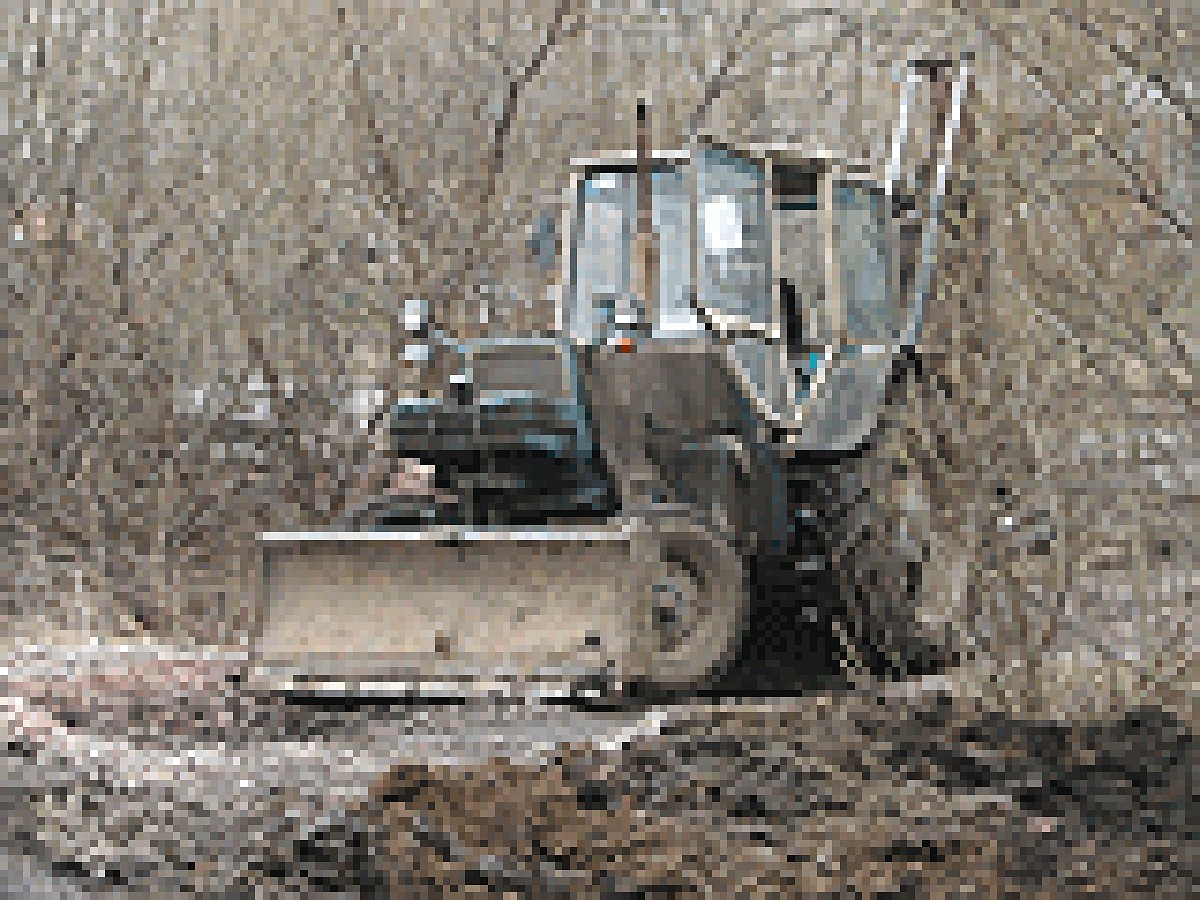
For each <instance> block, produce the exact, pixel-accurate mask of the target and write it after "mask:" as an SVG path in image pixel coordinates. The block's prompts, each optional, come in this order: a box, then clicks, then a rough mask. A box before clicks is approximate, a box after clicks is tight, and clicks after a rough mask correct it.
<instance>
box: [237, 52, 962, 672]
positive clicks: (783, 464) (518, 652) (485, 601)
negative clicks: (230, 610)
mask: <svg viewBox="0 0 1200 900" xmlns="http://www.w3.org/2000/svg"><path fill="white" fill-rule="evenodd" d="M969 78H970V72H969V67H968V65H967V63H966V62H965V61H955V62H953V63H950V62H946V61H937V62H933V63H930V62H926V61H921V62H918V63H914V64H912V65H911V66H910V67H909V72H908V77H907V79H906V81H905V85H904V88H903V92H902V100H901V110H900V115H899V117H898V123H897V126H896V129H895V133H894V135H893V140H892V147H891V157H890V159H889V162H888V172H887V174H886V175H885V176H884V177H883V178H879V177H878V176H876V177H874V178H873V177H872V176H871V173H870V168H869V167H868V166H866V165H865V164H855V163H854V162H852V161H847V160H827V159H826V160H822V159H811V158H805V157H801V156H798V155H797V154H796V152H795V148H792V147H789V146H767V147H756V146H749V147H747V146H728V145H727V144H724V143H722V142H720V141H718V140H716V139H715V138H713V137H712V136H710V135H699V136H696V137H695V138H694V139H692V140H691V141H690V142H689V144H688V146H686V147H685V148H683V149H681V150H680V151H678V152H675V153H666V154H664V153H657V154H651V153H650V152H649V149H648V138H647V133H648V128H647V126H646V115H647V111H646V108H645V106H644V105H641V104H640V105H639V108H638V123H639V125H638V137H637V146H636V150H635V151H634V152H632V153H628V154H624V155H618V156H615V157H609V158H596V159H581V160H575V161H573V163H572V177H571V183H570V185H569V186H568V187H567V197H566V202H565V203H564V204H563V205H564V208H565V209H566V213H565V216H564V219H565V221H564V222H563V225H562V247H563V252H562V253H561V264H562V276H561V280H560V283H561V286H562V287H561V290H560V293H559V298H560V299H559V302H558V309H557V315H556V323H555V326H556V327H555V329H554V330H553V331H552V332H550V333H548V334H546V333H543V334H538V335H531V336H522V337H508V338H491V339H476V340H470V341H462V340H452V339H449V338H441V337H439V336H437V335H436V334H428V333H426V334H423V337H422V341H421V344H420V348H419V349H420V351H421V358H423V359H434V358H436V359H437V360H438V369H439V371H440V372H441V373H442V375H443V378H442V380H441V382H440V387H439V389H438V390H436V391H432V392H424V393H421V394H414V395H413V396H407V397H401V398H399V400H398V401H397V402H396V403H395V404H394V406H392V407H391V408H390V409H389V410H388V421H387V430H388V434H389V435H390V440H391V442H392V444H391V445H392V447H393V448H394V454H395V458H396V460H397V461H399V463H400V466H399V469H398V471H399V472H400V475H399V476H398V478H397V479H396V480H395V482H394V483H393V484H392V485H391V487H390V489H389V490H387V491H385V492H384V493H382V494H380V495H377V496H374V497H371V498H368V500H367V501H366V502H364V503H361V504H358V505H357V506H356V507H355V508H353V509H351V510H350V511H349V512H348V513H347V515H346V516H345V517H344V519H343V522H342V526H343V527H340V528H338V529H337V530H332V531H320V532H297V531H282V532H269V533H265V534H262V535H261V542H260V543H261V554H262V556H261V562H262V568H261V571H262V576H261V577H262V596H261V600H260V603H259V609H260V611H261V614H260V619H261V621H260V625H259V630H258V634H257V641H256V644H255V649H254V657H253V661H254V665H253V669H252V671H253V673H254V674H253V678H254V680H255V681H256V682H258V683H260V684H264V685H266V686H268V687H269V688H271V689H272V690H278V691H289V692H318V693H321V692H333V693H349V694H353V695H369V694H372V693H379V694H386V695H394V694H398V693H400V694H408V693H415V694H423V695H427V694H431V693H438V692H440V691H446V692H449V693H451V694H459V693H462V692H472V691H486V692H491V691H507V690H510V689H519V690H521V691H526V692H542V693H554V692H566V693H568V694H570V695H576V694H579V693H583V694H589V693H597V692H598V693H603V694H608V693H611V692H614V691H615V692H617V693H621V692H624V691H627V690H630V689H633V688H635V687H643V688H649V689H653V690H657V691H667V692H678V691H692V690H696V689H698V688H700V687H702V686H704V685H705V684H707V683H709V682H710V681H711V679H712V678H714V677H715V676H716V675H717V674H718V673H720V672H721V671H722V669H723V668H724V667H725V666H726V665H727V664H728V663H729V661H730V658H731V655H732V654H733V652H734V649H735V647H736V644H737V638H738V635H739V633H740V632H741V630H742V629H743V628H744V627H745V624H746V620H747V615H748V609H749V600H748V597H749V594H750V585H751V583H752V582H753V581H754V580H755V576H756V573H759V572H761V571H763V570H764V569H765V568H767V567H774V568H779V567H782V568H784V569H786V568H787V567H789V566H791V567H793V568H795V567H802V566H804V565H806V564H808V562H809V561H807V560H804V559H797V558H795V556H796V552H795V547H796V534H797V530H798V529H800V528H802V527H804V526H803V520H804V519H805V518H806V517H811V516H813V515H814V510H813V509H812V507H813V506H814V505H815V501H814V500H813V498H811V497H805V496H804V495H803V492H802V491H801V492H798V491H796V490H795V489H794V485H793V484H792V483H791V481H790V479H791V476H790V474H789V473H790V472H792V471H793V469H794V467H795V466H796V465H797V464H798V463H801V464H803V463H812V462H813V461H821V460H830V459H832V460H836V459H837V458H839V457H841V456H844V455H845V454H852V453H855V452H858V451H860V450H861V448H862V447H863V445H864V442H867V441H869V439H870V436H871V434H872V431H873V429H875V428H876V427H877V424H878V422H879V417H880V411H881V408H882V406H883V404H884V403H885V395H886V392H887V386H888V383H889V378H890V373H891V372H892V369H893V367H894V365H895V363H896V360H897V359H898V358H899V357H900V356H902V355H903V354H904V353H906V352H909V351H911V350H912V348H914V347H915V346H916V344H917V342H918V340H919V335H920V330H921V320H922V315H923V307H924V304H925V302H926V298H927V297H928V295H929V293H930V280H931V278H932V273H933V271H934V268H935V265H936V258H937V250H938V242H939V241H938V238H939V233H940V230H941V221H942V206H943V204H944V196H945V190H946V182H947V178H948V175H949V172H950V169H951V166H952V165H953V158H954V150H955V143H956V138H957V134H958V131H959V122H960V119H961V114H962V107H963V103H964V97H965V96H966V92H967V90H968V83H969ZM919 89H923V90H927V92H928V96H929V97H930V103H931V105H932V108H933V113H932V115H931V116H930V118H929V121H930V122H932V123H933V126H932V131H931V137H932V140H930V142H929V143H930V150H929V153H928V155H927V157H926V161H925V164H924V165H922V166H907V167H906V165H905V164H906V163H907V160H906V158H905V153H906V149H907V147H906V145H907V144H908V143H909V142H910V139H909V133H908V132H909V130H910V110H911V108H912V106H913V104H914V103H915V99H914V98H915V97H916V96H917V91H918V90H919ZM908 169H912V170H913V171H915V172H916V173H918V174H916V175H913V176H912V177H909V176H906V175H904V174H902V173H903V172H904V171H907V170H908ZM922 173H923V174H922Z"/></svg>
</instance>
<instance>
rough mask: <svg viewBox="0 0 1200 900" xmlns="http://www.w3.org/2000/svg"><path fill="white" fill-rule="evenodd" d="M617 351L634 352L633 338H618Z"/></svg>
mask: <svg viewBox="0 0 1200 900" xmlns="http://www.w3.org/2000/svg"><path fill="white" fill-rule="evenodd" d="M617 352H618V353H632V352H633V338H631V337H622V338H617Z"/></svg>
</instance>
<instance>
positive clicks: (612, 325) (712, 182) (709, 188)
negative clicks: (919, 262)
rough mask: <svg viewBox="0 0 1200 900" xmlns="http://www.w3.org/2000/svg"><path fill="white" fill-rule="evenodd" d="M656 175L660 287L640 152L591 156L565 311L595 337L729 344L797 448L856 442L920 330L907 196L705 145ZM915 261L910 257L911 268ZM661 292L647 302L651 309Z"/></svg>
mask: <svg viewBox="0 0 1200 900" xmlns="http://www.w3.org/2000/svg"><path fill="white" fill-rule="evenodd" d="M647 165H648V167H649V168H650V170H651V173H650V181H651V184H652V190H651V191H650V202H651V208H652V213H651V216H650V221H651V223H652V225H651V227H652V236H651V241H652V245H651V246H652V247H653V250H652V255H653V261H654V267H655V271H654V274H653V277H651V278H649V279H647V280H648V283H649V285H650V287H649V289H647V288H646V287H645V286H643V285H642V284H641V283H640V282H639V279H638V277H637V273H638V271H639V267H638V262H637V261H636V260H635V255H636V252H637V251H636V249H635V248H636V246H637V243H636V232H637V216H638V169H637V161H636V159H635V158H634V157H631V156H624V157H617V158H612V159H607V160H579V161H576V163H575V166H574V168H575V172H576V176H575V180H574V183H573V185H572V189H571V190H572V196H571V197H570V202H569V203H568V204H567V206H568V207H569V208H570V210H571V211H572V212H571V215H570V221H569V225H568V229H569V230H568V234H569V235H570V239H569V240H568V242H567V247H568V248H569V252H568V254H567V258H566V259H565V260H564V264H565V266H566V267H567V272H566V276H565V278H564V281H565V283H566V285H567V289H566V291H565V292H564V294H563V302H564V310H563V312H562V316H561V318H562V320H563V322H564V325H565V328H566V331H567V332H568V334H569V335H570V336H571V338H572V339H574V340H575V341H577V342H580V343H583V344H592V345H594V344H607V343H613V342H626V343H629V342H630V340H631V338H632V339H633V340H634V342H635V343H636V342H638V341H645V340H651V341H653V342H655V343H656V344H659V345H661V344H662V343H664V342H671V343H677V344H680V345H681V346H686V345H688V344H697V345H700V346H708V347H710V348H712V347H714V346H717V347H720V348H721V350H722V352H723V353H724V355H725V356H726V358H727V359H728V360H729V362H730V363H731V366H732V368H733V369H734V370H735V371H736V372H737V373H738V375H739V376H740V379H741V382H742V384H743V389H744V391H745V392H746V393H747V394H749V395H750V396H751V397H752V398H753V401H754V404H755V406H756V408H757V411H758V414H759V416H760V417H761V418H763V419H764V420H765V421H766V422H768V423H769V424H770V425H771V426H773V428H774V429H775V430H776V431H777V432H778V433H780V434H782V435H784V437H785V443H787V444H790V445H792V446H794V447H796V448H798V449H813V450H832V451H845V450H853V449H855V448H856V447H857V446H858V445H859V444H860V443H861V442H862V440H863V439H864V438H865V436H866V435H867V433H868V432H869V431H870V429H871V427H872V426H873V424H874V422H875V419H876V417H877V413H878V408H879V405H880V404H881V403H882V400H883V390H884V387H885V383H886V378H887V374H888V372H889V371H890V366H891V361H892V359H893V357H894V355H895V353H896V351H897V349H898V348H899V347H900V345H901V344H902V343H904V342H905V341H906V340H909V341H911V340H912V336H913V333H914V326H915V324H916V323H915V321H914V313H915V310H914V308H913V304H911V303H909V302H908V301H907V293H908V291H907V290H906V287H907V282H908V281H909V280H911V279H910V274H911V257H912V254H911V246H910V244H911V233H910V232H911V227H910V226H909V223H908V221H907V217H906V215H905V211H906V210H907V209H908V208H909V207H910V206H911V204H909V203H906V201H905V199H904V198H901V197H899V196H898V195H897V194H896V193H895V192H893V191H890V190H888V189H887V188H886V186H885V185H884V184H882V183H879V182H874V181H871V180H870V179H869V178H868V177H867V176H866V175H865V174H863V170H862V169H861V168H856V167H854V166H851V165H847V164H832V163H830V162H828V161H823V160H811V159H803V158H796V157H794V156H791V155H789V153H788V151H787V149H786V148H771V147H769V148H761V149H758V150H755V151H753V152H743V151H742V150H733V149H730V148H727V147H723V146H720V145H719V144H717V143H715V142H711V141H700V142H699V143H698V145H697V146H696V148H695V149H694V150H693V151H692V152H690V153H687V154H683V153H681V154H674V155H666V156H658V157H655V158H653V159H652V160H651V161H649V163H648V164H647ZM905 260H909V266H908V267H906V266H905V265H903V262H904V261H905ZM647 299H648V302H647Z"/></svg>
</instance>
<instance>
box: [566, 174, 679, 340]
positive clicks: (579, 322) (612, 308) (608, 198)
mask: <svg viewBox="0 0 1200 900" xmlns="http://www.w3.org/2000/svg"><path fill="white" fill-rule="evenodd" d="M636 182H637V174H636V172H635V171H634V169H633V167H632V166H623V167H613V168H611V169H603V170H598V169H593V170H591V171H590V172H589V173H588V175H587V177H585V178H584V179H583V181H582V183H581V185H580V197H579V207H578V208H579V217H578V220H577V223H576V227H577V229H578V237H577V240H576V246H575V259H574V267H575V277H574V279H573V281H574V285H575V297H574V303H573V310H572V323H571V324H572V331H573V332H574V333H575V334H576V335H577V336H579V337H582V338H584V339H586V340H604V339H605V338H607V337H609V336H610V335H611V333H612V331H613V329H614V328H615V326H616V323H617V319H618V316H619V314H620V313H621V312H622V311H623V310H629V309H633V308H635V307H636V305H637V304H636V298H635V297H634V296H633V281H634V279H633V254H632V247H633V240H634V236H635V232H636V229H637V183H636ZM651 185H652V193H651V205H652V208H653V215H652V227H653V229H654V237H655V239H656V242H657V246H658V256H657V263H658V292H657V296H656V297H655V303H654V307H655V316H654V322H653V323H651V324H652V331H653V333H654V334H655V335H658V336H664V337H666V336H672V335H687V334H695V333H698V332H700V331H702V330H703V328H702V325H701V323H700V320H699V318H698V317H697V316H696V314H695V312H694V311H693V309H692V306H691V303H690V300H689V297H688V290H689V287H690V285H691V281H692V278H691V248H690V237H689V235H690V232H691V216H690V213H689V196H688V184H687V179H686V177H685V175H684V173H683V172H682V171H681V170H680V169H679V168H677V167H675V166H669V165H664V164H661V163H659V164H657V166H656V170H655V172H654V173H653V174H652V176H651Z"/></svg>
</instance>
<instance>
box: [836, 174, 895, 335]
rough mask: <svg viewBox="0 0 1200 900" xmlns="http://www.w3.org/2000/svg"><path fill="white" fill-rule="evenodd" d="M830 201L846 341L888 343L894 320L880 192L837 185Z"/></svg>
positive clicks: (884, 205)
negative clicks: (834, 219) (833, 208)
mask: <svg viewBox="0 0 1200 900" xmlns="http://www.w3.org/2000/svg"><path fill="white" fill-rule="evenodd" d="M834 204H835V217H836V221H837V230H838V252H839V254H840V256H841V268H840V271H841V287H842V291H841V293H842V309H843V310H844V315H845V327H846V340H847V341H849V342H850V343H852V344H886V343H890V342H891V340H892V334H891V333H892V329H893V328H894V327H895V326H896V324H897V323H895V322H894V321H893V320H894V314H895V311H894V309H893V304H892V298H891V292H890V291H889V277H888V273H889V269H890V265H891V256H890V252H889V236H888V220H887V217H886V215H885V212H886V202H885V198H884V195H883V193H882V192H881V191H879V190H878V189H877V188H874V187H869V186H866V185H854V184H841V185H839V186H838V188H837V190H836V191H835V192H834Z"/></svg>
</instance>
